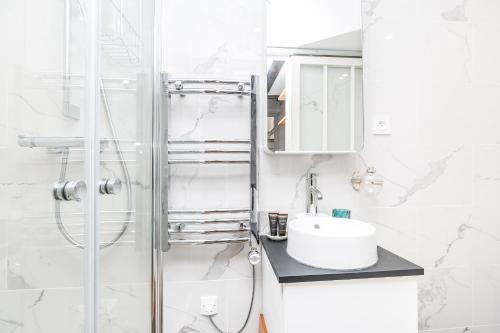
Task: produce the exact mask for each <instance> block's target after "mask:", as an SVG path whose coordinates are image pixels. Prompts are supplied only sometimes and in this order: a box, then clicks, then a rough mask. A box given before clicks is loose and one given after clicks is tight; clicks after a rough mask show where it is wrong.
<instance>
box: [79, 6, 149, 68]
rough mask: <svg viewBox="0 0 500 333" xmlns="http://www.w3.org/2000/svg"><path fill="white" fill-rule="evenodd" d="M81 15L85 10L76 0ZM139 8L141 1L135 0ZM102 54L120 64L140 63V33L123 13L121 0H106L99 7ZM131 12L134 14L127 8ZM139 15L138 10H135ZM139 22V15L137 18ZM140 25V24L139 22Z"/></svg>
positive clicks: (131, 64)
mask: <svg viewBox="0 0 500 333" xmlns="http://www.w3.org/2000/svg"><path fill="white" fill-rule="evenodd" d="M77 3H78V8H79V10H80V12H81V13H82V16H84V17H85V16H86V15H85V13H86V10H85V7H84V4H83V3H82V2H81V0H77ZM137 3H138V5H137V7H138V8H140V6H141V1H138V2H137ZM101 12H102V14H101V18H102V21H103V22H102V31H101V50H102V54H103V55H104V56H105V57H107V58H108V59H110V60H111V61H112V62H113V63H114V64H117V65H120V66H138V65H140V63H141V34H140V33H139V32H138V31H137V30H136V29H135V28H134V26H133V25H132V23H131V21H130V20H129V19H128V18H127V15H126V14H125V9H124V6H123V0H106V1H104V2H103V3H102V8H101ZM129 12H131V14H134V13H133V12H132V11H131V10H129ZM135 13H136V14H137V15H140V10H137V11H136V12H135ZM138 22H140V17H139V18H138ZM139 25H140V24H139Z"/></svg>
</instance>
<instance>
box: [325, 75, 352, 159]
mask: <svg viewBox="0 0 500 333" xmlns="http://www.w3.org/2000/svg"><path fill="white" fill-rule="evenodd" d="M327 76H328V80H327V94H328V102H327V117H326V122H327V126H326V127H327V129H328V130H327V133H328V134H327V150H350V149H351V93H350V87H351V69H350V68H348V67H328V74H327Z"/></svg>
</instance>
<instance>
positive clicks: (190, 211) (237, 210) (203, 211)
mask: <svg viewBox="0 0 500 333" xmlns="http://www.w3.org/2000/svg"><path fill="white" fill-rule="evenodd" d="M250 212H251V210H250V209H249V208H216V209H169V210H168V213H169V214H202V215H203V214H225V213H250Z"/></svg>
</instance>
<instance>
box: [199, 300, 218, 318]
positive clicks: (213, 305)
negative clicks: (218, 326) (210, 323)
mask: <svg viewBox="0 0 500 333" xmlns="http://www.w3.org/2000/svg"><path fill="white" fill-rule="evenodd" d="M200 303H201V309H200V312H201V314H202V315H204V316H213V315H215V314H217V296H201V298H200Z"/></svg>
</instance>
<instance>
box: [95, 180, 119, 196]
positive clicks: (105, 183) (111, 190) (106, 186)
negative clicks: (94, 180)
mask: <svg viewBox="0 0 500 333" xmlns="http://www.w3.org/2000/svg"><path fill="white" fill-rule="evenodd" d="M121 191H122V181H121V180H120V178H116V177H115V178H109V179H102V180H101V181H100V182H99V192H101V194H120V192H121Z"/></svg>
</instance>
